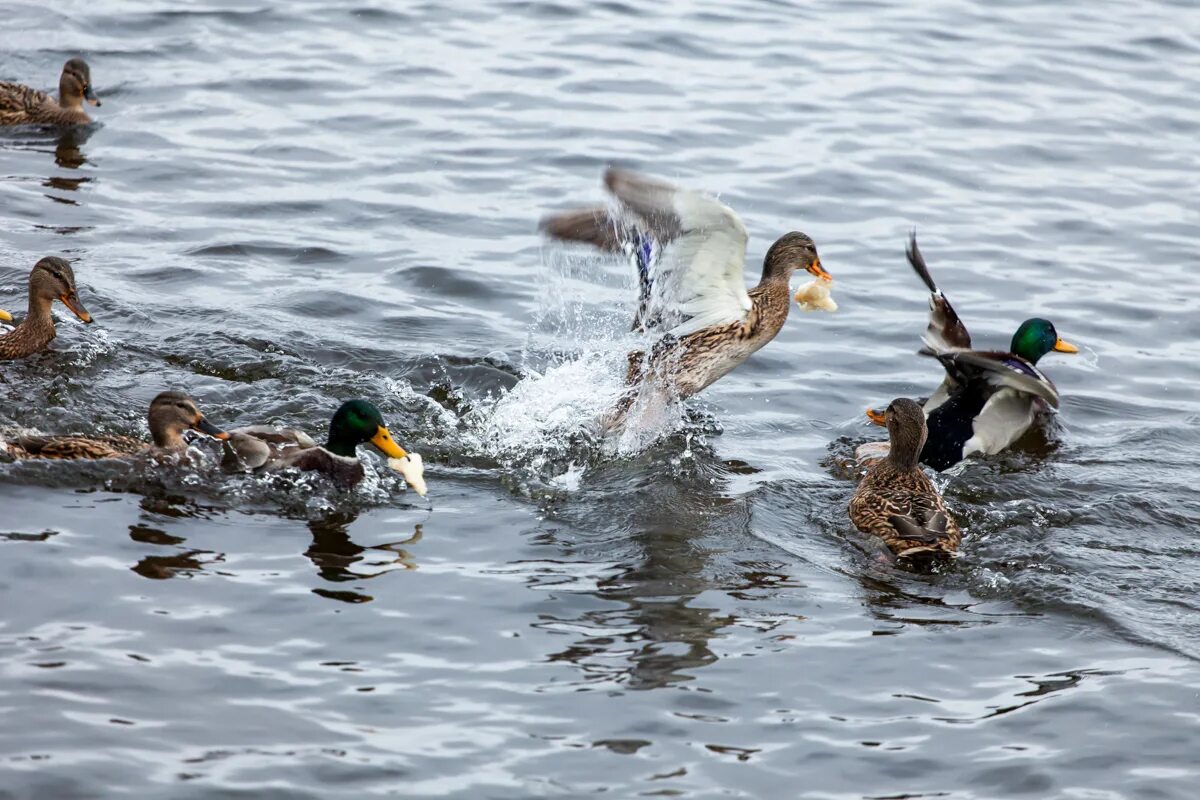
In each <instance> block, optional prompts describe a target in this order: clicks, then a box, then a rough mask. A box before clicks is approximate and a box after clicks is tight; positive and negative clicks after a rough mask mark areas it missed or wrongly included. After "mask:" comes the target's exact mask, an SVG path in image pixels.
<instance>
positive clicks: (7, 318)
mask: <svg viewBox="0 0 1200 800" xmlns="http://www.w3.org/2000/svg"><path fill="white" fill-rule="evenodd" d="M0 322H12V314H10V313H8V312H7V311H4V310H0Z"/></svg>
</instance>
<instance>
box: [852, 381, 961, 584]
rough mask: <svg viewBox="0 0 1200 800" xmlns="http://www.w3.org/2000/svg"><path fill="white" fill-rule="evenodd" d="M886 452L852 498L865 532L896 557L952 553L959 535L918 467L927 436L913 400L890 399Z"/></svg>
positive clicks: (855, 520) (921, 557)
mask: <svg viewBox="0 0 1200 800" xmlns="http://www.w3.org/2000/svg"><path fill="white" fill-rule="evenodd" d="M885 418H886V424H887V427H888V433H889V438H890V445H891V446H890V448H889V450H888V453H887V455H886V456H885V457H883V458H881V459H879V460H877V461H875V462H873V463H872V465H871V466H870V468H869V469H868V471H867V474H866V475H865V476H864V477H863V479H862V481H861V482H860V483H859V485H858V488H857V489H856V490H855V492H854V496H853V497H852V498H851V500H850V507H849V514H850V520H851V522H853V523H854V526H855V527H856V528H858V529H859V530H860V531H862V532H863V533H867V534H870V535H873V536H877V537H879V539H880V540H882V542H883V543H884V544H885V545H887V548H888V550H890V551H891V552H892V553H893V554H894V555H895V556H896V557H897V558H898V559H901V560H904V561H908V562H912V563H916V562H921V561H927V560H930V559H936V558H942V557H945V556H948V555H950V554H952V553H954V552H955V551H956V550H957V549H958V546H959V543H960V542H961V540H962V533H961V531H960V530H959V527H958V523H957V522H956V521H955V519H954V517H953V515H951V514H950V512H949V511H948V510H947V508H946V505H945V502H944V501H943V500H942V496H941V495H940V494H939V493H938V491H937V488H936V487H934V485H933V482H932V481H930V480H929V476H927V475H926V474H925V473H924V472H923V471H922V470H921V467H920V465H919V463H918V457H919V454H920V453H921V452H922V448H923V445H924V444H925V438H926V434H927V428H926V425H925V417H924V412H923V411H922V409H921V407H920V406H919V405H917V403H916V402H914V401H912V400H908V399H904V398H900V399H897V400H894V401H893V402H892V404H891V405H890V406H888V409H887V411H886V413H885Z"/></svg>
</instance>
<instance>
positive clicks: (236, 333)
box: [0, 0, 1200, 800]
mask: <svg viewBox="0 0 1200 800" xmlns="http://www.w3.org/2000/svg"><path fill="white" fill-rule="evenodd" d="M2 16H3V17H4V18H5V24H4V25H3V26H0V53H4V56H3V57H2V58H0V79H8V80H12V79H18V80H22V81H27V82H33V83H35V84H36V85H38V86H43V87H48V86H52V85H53V84H54V82H55V81H56V79H57V74H58V70H59V69H60V67H61V64H62V62H63V61H65V60H66V58H68V57H69V56H71V55H75V54H82V55H84V56H85V57H86V58H87V59H88V60H89V62H90V63H91V65H92V72H93V77H94V80H95V82H96V86H97V88H98V90H99V92H100V96H101V97H102V99H103V100H104V105H103V107H102V108H100V109H98V110H97V112H96V117H97V119H98V121H99V123H100V124H99V125H97V126H95V127H94V128H93V129H91V130H89V131H86V132H83V133H82V135H78V136H76V137H74V138H72V139H64V140H61V141H60V140H58V139H56V138H55V137H53V136H50V135H46V134H44V133H40V132H37V131H24V132H15V131H14V132H5V133H3V135H0V176H3V179H2V180H0V216H2V229H3V231H4V234H5V235H4V237H3V238H2V240H0V307H6V308H15V309H16V310H20V308H21V307H22V306H23V301H22V299H21V298H22V296H23V292H24V289H23V280H24V275H26V274H27V273H28V271H29V269H30V267H31V266H32V264H33V263H34V262H35V261H36V260H37V258H38V257H40V256H42V255H47V254H61V255H67V256H70V257H73V258H78V259H79V262H78V263H77V264H76V272H77V275H78V276H79V280H80V284H81V296H82V298H83V300H84V302H85V303H86V304H87V306H88V308H89V309H90V310H91V311H92V313H93V315H94V316H95V318H96V320H97V324H96V325H93V326H91V327H88V328H84V327H82V326H80V325H76V324H72V323H71V322H70V321H69V320H65V321H64V322H63V323H62V324H61V325H60V334H59V338H58V340H57V341H56V342H55V345H54V348H55V351H54V352H53V353H51V354H46V355H41V356H38V357H35V358H32V359H29V360H27V361H24V362H20V363H9V364H4V365H3V366H0V429H10V428H12V427H13V426H14V425H20V426H26V427H34V428H39V429H42V430H48V431H52V430H66V429H72V428H76V429H77V428H97V429H102V430H106V431H113V432H124V433H138V432H144V422H143V417H144V414H145V408H146V406H147V404H148V402H149V400H150V399H151V398H152V397H153V396H154V395H155V394H156V393H157V392H158V391H160V390H161V389H164V388H168V387H170V388H180V389H184V390H186V391H188V392H190V393H191V394H192V395H194V396H195V397H196V398H197V399H198V400H199V402H200V403H201V406H202V407H203V408H204V409H206V411H207V413H208V414H209V416H210V417H211V418H212V419H213V420H215V421H217V422H219V423H220V424H223V425H236V424H245V423H250V422H261V421H278V422H287V423H289V424H293V425H299V426H303V427H306V428H309V429H312V430H314V431H316V432H318V433H319V432H321V431H323V430H324V426H325V425H326V424H327V421H328V417H329V415H330V414H331V412H332V410H333V409H334V408H335V407H336V405H337V404H338V403H339V402H340V401H341V400H342V399H344V398H346V397H350V396H355V395H365V396H369V397H371V398H373V399H374V400H376V401H377V403H378V404H379V406H380V407H381V408H382V409H383V411H384V413H385V415H386V417H387V419H388V420H389V422H390V424H391V426H392V429H393V431H394V433H395V434H396V436H397V438H398V439H399V440H400V441H401V442H402V443H404V444H405V445H407V446H410V447H412V448H413V449H416V450H418V451H420V452H422V453H423V454H425V456H426V459H427V462H428V464H429V469H428V479H429V483H430V488H431V495H430V503H428V504H427V503H425V502H423V501H420V500H418V499H416V498H414V497H413V496H412V495H411V494H409V495H406V494H405V493H404V492H403V491H402V484H401V483H400V482H399V479H398V478H397V477H396V476H394V475H388V474H385V473H384V471H383V469H382V467H381V465H380V464H379V463H378V462H373V464H374V466H373V468H372V469H371V470H370V475H371V477H370V479H369V480H368V481H367V483H366V485H364V486H363V487H362V488H361V489H360V490H359V491H357V492H355V493H354V494H352V495H349V496H342V495H339V494H337V493H336V492H334V491H332V490H330V489H328V487H325V486H323V485H322V484H321V483H320V482H319V481H310V480H307V479H302V480H298V481H297V480H295V479H293V478H278V479H271V480H261V479H250V480H247V479H240V478H229V477H227V476H224V475H222V474H221V473H220V471H219V470H218V469H217V468H216V467H215V465H213V464H211V463H210V462H207V461H203V460H201V461H200V462H199V464H198V465H197V466H194V467H187V468H184V467H164V468H157V467H146V466H134V467H122V466H120V465H113V464H95V465H76V464H17V465H12V464H7V465H6V464H0V603H3V608H4V613H3V615H2V617H0V676H2V677H0V720H2V721H3V723H4V724H3V725H2V726H0V797H4V798H9V797H12V798H31V797H38V798H41V797H47V798H49V797H53V798H73V797H97V796H110V795H116V794H120V793H124V794H130V795H136V796H139V797H162V798H211V797H236V796H247V797H249V796H253V797H256V798H268V797H270V798H310V797H311V798H315V797H321V798H326V797H347V798H349V797H354V798H358V797H364V796H373V795H385V794H392V795H397V796H412V797H456V798H472V799H474V798H528V797H581V796H587V795H592V794H605V795H607V796H612V797H633V796H672V797H686V798H710V797H746V798H760V797H783V796H788V797H805V798H867V797H870V798H879V797H908V798H912V797H935V796H936V797H952V798H1000V797H1026V796H1029V797H1072V798H1105V800H1108V799H1109V798H1126V797H1128V798H1147V797H1156V798H1191V797H1193V796H1195V794H1196V787H1197V785H1198V782H1200V775H1198V770H1197V768H1196V766H1195V764H1196V760H1195V755H1194V747H1193V746H1192V743H1193V742H1194V741H1195V737H1196V734H1197V730H1198V728H1200V701H1198V692H1200V665H1198V662H1197V657H1198V656H1200V645H1198V644H1197V642H1198V641H1200V638H1198V637H1200V622H1198V620H1200V614H1198V613H1197V612H1198V611H1200V608H1198V606H1200V601H1198V600H1197V599H1196V598H1197V588H1198V586H1200V552H1198V551H1200V548H1198V547H1197V545H1196V544H1195V542H1194V538H1193V536H1194V534H1193V531H1194V529H1195V526H1196V523H1197V521H1198V520H1200V501H1198V500H1197V499H1196V497H1197V496H1196V492H1195V485H1196V483H1197V481H1198V480H1200V470H1198V469H1197V467H1196V465H1195V459H1194V454H1195V453H1196V452H1197V448H1198V446H1200V433H1198V431H1200V426H1198V425H1197V423H1198V422H1200V401H1197V399H1196V398H1197V395H1198V391H1197V390H1198V389H1200V376H1198V375H1197V372H1196V369H1195V364H1196V363H1197V359H1198V357H1200V345H1198V344H1197V342H1200V314H1197V311H1198V310H1200V288H1198V287H1197V283H1196V280H1195V276H1194V273H1195V269H1194V265H1195V254H1196V252H1197V251H1198V250H1200V236H1198V235H1197V230H1200V228H1198V226H1197V223H1198V222H1200V217H1198V212H1197V211H1196V208H1195V196H1196V195H1195V189H1196V180H1195V175H1196V169H1197V166H1200V145H1197V141H1198V140H1200V137H1198V134H1200V115H1198V114H1197V112H1196V111H1195V108H1194V104H1191V103H1189V102H1188V101H1187V98H1192V97H1195V96H1196V95H1197V92H1198V91H1200V17H1198V16H1197V15H1196V14H1195V13H1194V11H1193V9H1192V8H1191V6H1190V5H1189V4H1187V3H1169V2H1133V3H1116V2H1102V3H1086V4H1085V3H1077V4H1070V5H1065V6H1064V5H1063V4H1044V5H1042V4H1029V3H1026V4H1018V5H1011V4H1010V5H1008V6H1005V7H1004V9H1003V10H1001V9H1000V8H998V7H997V8H993V7H992V6H991V5H990V4H985V3H978V2H950V1H947V2H938V3H934V4H924V5H922V6H921V7H920V8H916V7H913V6H912V4H909V3H900V2H853V3H833V2H820V3H816V4H806V5H805V6H803V7H791V6H790V5H787V4H783V3H760V2H745V1H744V0H735V2H732V3H730V2H725V3H712V4H692V3H673V4H662V3H660V4H632V3H622V2H607V3H600V4H591V5H582V4H579V5H576V4H566V3H552V2H537V3H533V2H520V3H518V2H514V3H500V2H482V3H471V4H458V5H456V4H449V5H448V4H444V3H436V4H435V3H429V4H395V5H393V6H384V5H379V4H376V5H371V4H365V3H360V4H344V3H327V2H295V3H289V4H279V5H267V4H258V5H246V4H239V3H225V4H222V3H219V2H213V1H212V0H197V2H194V3H188V4H185V5H183V6H181V5H180V4H178V3H176V4H163V3H117V2H111V0H94V1H93V2H89V3H79V2H68V3H66V4H58V5H57V6H55V7H53V8H52V7H51V6H49V5H47V4H32V3H18V4H12V3H10V4H9V5H8V6H7V7H5V9H4V12H3V15H2ZM610 162H618V163H621V164H623V165H625V166H630V167H634V168H642V169H646V170H648V171H651V172H653V173H656V174H661V175H665V176H668V177H672V178H675V179H677V180H679V181H680V182H683V183H685V184H687V185H691V186H696V187H699V188H704V189H707V190H709V191H712V192H717V193H720V195H721V197H722V198H723V199H724V200H725V201H726V202H727V203H729V204H730V205H732V206H733V207H734V208H735V209H737V211H738V212H739V213H740V214H741V215H742V217H743V219H744V220H745V223H746V225H747V227H748V229H749V230H750V232H751V236H752V239H751V244H750V261H751V263H752V264H754V265H757V263H758V262H759V261H760V259H761V257H762V254H763V253H764V252H765V250H766V248H767V246H768V245H769V244H770V242H771V241H772V240H773V239H774V238H775V237H776V236H777V235H779V234H780V233H782V232H784V231H787V230H792V229H799V230H803V231H805V232H806V233H808V234H810V235H811V236H812V237H813V238H814V239H815V240H816V241H817V243H818V246H819V247H820V249H821V254H822V259H823V261H824V263H825V266H826V267H827V268H828V269H829V270H830V271H831V272H832V273H833V275H834V276H835V278H836V279H837V284H836V287H837V288H836V291H835V297H836V299H837V300H838V302H839V304H840V305H841V310H840V311H839V312H838V313H837V314H834V315H805V314H799V313H794V314H793V317H792V318H791V319H790V320H789V322H788V324H787V325H786V326H785V328H784V330H783V332H782V333H781V334H780V336H779V338H778V339H777V340H776V341H775V342H773V343H771V344H770V345H769V346H768V347H767V348H766V349H764V350H762V351H761V352H759V353H758V354H756V355H755V356H754V357H753V358H752V359H751V360H750V361H749V362H748V363H746V364H745V365H744V366H743V367H742V368H740V369H739V370H737V371H736V372H735V373H734V374H733V375H731V376H730V377H728V378H727V379H725V380H723V381H721V382H719V383H718V384H716V385H715V386H713V387H712V388H711V389H710V390H708V391H707V392H705V393H704V395H702V396H701V397H699V398H696V399H695V400H693V401H692V402H690V403H689V404H688V407H687V408H686V409H685V410H684V413H682V414H681V415H680V416H678V417H676V418H671V419H666V420H661V421H660V423H659V425H660V427H659V428H657V429H656V433H657V434H661V437H660V438H659V439H658V440H657V441H656V442H655V443H652V444H649V445H647V444H646V442H644V441H634V442H625V443H623V444H619V446H615V447H614V446H613V445H612V444H611V443H604V442H598V441H596V440H595V438H594V437H593V436H592V435H591V434H590V433H589V430H588V427H587V425H586V424H585V423H586V417H587V414H586V413H585V412H587V410H588V409H590V408H593V407H595V406H596V405H597V404H598V403H599V402H600V400H602V399H603V398H604V397H605V394H604V393H605V392H611V391H615V390H617V383H616V381H617V380H618V377H617V376H618V374H619V360H620V354H621V353H622V352H623V350H624V348H625V347H626V345H628V344H629V342H628V339H627V338H626V337H627V334H626V333H625V332H624V329H625V328H627V326H628V319H629V315H630V314H631V311H632V276H631V275H630V271H629V269H628V267H627V265H624V264H620V263H616V262H612V261H605V260H603V259H597V258H591V257H586V256H581V255H579V254H577V253H574V252H572V253H563V252H561V251H559V250H557V249H555V248H550V247H546V246H544V244H543V243H542V242H541V241H540V240H539V239H538V237H537V235H536V232H535V224H536V221H537V219H538V218H539V217H540V216H541V215H542V214H544V213H547V212H548V211H551V210H556V209H560V208H564V207H569V206H571V205H573V204H575V203H579V202H586V201H590V200H598V199H599V198H600V196H601V194H600V190H599V176H600V172H601V170H602V168H603V166H604V165H606V164H608V163H610ZM913 226H915V227H916V228H917V229H918V231H919V234H920V238H921V245H922V248H923V250H924V252H925V255H926V258H927V259H928V261H929V264H930V268H931V270H932V271H933V274H934V276H935V277H936V278H937V279H938V280H939V282H940V283H941V284H942V286H943V288H944V289H945V290H946V292H947V294H948V295H949V296H950V298H951V299H952V300H953V301H954V303H955V306H956V308H957V309H958V310H959V312H960V313H961V314H962V316H963V317H964V319H965V321H966V323H967V325H968V326H969V328H970V329H971V331H972V333H973V334H974V336H975V339H976V341H977V342H978V343H980V344H993V345H1000V344H1003V343H1004V342H1006V341H1007V339H1008V336H1009V335H1010V334H1011V332H1012V330H1013V328H1014V327H1015V324H1016V323H1017V322H1018V321H1020V320H1021V319H1024V318H1026V317H1028V316H1032V315H1041V316H1047V317H1049V318H1050V319H1052V320H1054V321H1055V323H1056V324H1057V326H1058V328H1059V330H1060V332H1061V333H1062V334H1063V336H1064V337H1065V338H1067V339H1068V340H1070V341H1072V342H1075V343H1077V344H1079V345H1080V346H1081V349H1082V353H1081V354H1080V355H1079V356H1077V357H1074V358H1071V357H1067V356H1054V355H1052V356H1049V357H1048V358H1047V359H1046V360H1045V361H1044V362H1043V366H1044V367H1045V370H1046V371H1047V373H1048V374H1050V375H1051V376H1052V377H1053V379H1054V380H1055V381H1056V382H1057V384H1058V387H1059V389H1060V391H1061V392H1062V395H1063V408H1062V413H1061V414H1060V416H1059V417H1058V420H1057V422H1056V424H1055V425H1054V426H1053V427H1052V429H1051V430H1050V432H1049V434H1048V436H1046V437H1042V438H1037V437H1035V438H1033V439H1031V440H1030V441H1027V442H1025V443H1024V444H1023V446H1022V447H1021V448H1020V449H1018V450H1017V451H1016V452H1014V453H1011V454H1008V455H1005V456H1003V457H1000V458H996V459H992V460H988V461H985V462H975V463H970V464H967V465H965V466H964V467H961V468H958V469H956V470H955V471H953V472H952V473H950V474H948V475H945V476H942V477H940V478H939V479H938V480H939V484H940V485H941V486H942V487H943V488H944V490H945V493H946V495H947V498H948V500H949V502H950V504H951V506H952V508H953V509H954V510H955V511H956V512H957V513H958V514H959V516H960V519H961V520H962V522H963V523H964V525H965V529H966V533H967V537H966V540H965V542H964V547H963V556H962V558H961V559H960V560H959V561H958V563H957V565H956V566H955V568H954V569H953V570H951V571H949V572H947V573H945V574H941V575H935V576H921V575H912V574H906V573H901V572H896V571H894V570H891V569H889V568H887V567H883V566H880V565H878V564H876V563H875V562H874V561H873V560H872V559H871V558H870V557H869V555H868V554H866V553H865V552H864V550H863V547H862V542H861V539H860V538H859V537H858V535H857V534H856V533H855V532H854V531H853V530H852V529H851V528H850V526H849V524H848V522H847V521H846V518H845V506H846V503H847V501H848V499H849V496H850V493H851V491H852V488H853V484H852V482H851V481H850V480H848V479H847V477H846V473H845V470H844V469H843V468H842V466H841V461H842V459H844V458H845V456H846V455H847V454H848V453H849V452H850V450H851V448H852V447H853V445H854V444H857V443H859V442H862V441H864V440H866V439H869V438H871V437H874V436H877V431H873V430H871V429H869V428H868V426H867V425H866V423H865V420H864V418H863V414H862V412H863V410H864V409H865V408H866V407H868V406H874V405H878V404H880V403H883V402H886V401H887V400H889V399H891V398H893V397H895V396H898V395H906V394H907V395H915V394H923V393H925V392H927V391H929V390H930V389H932V388H933V386H934V385H935V383H936V381H937V380H938V375H937V370H936V369H935V368H934V366H935V365H933V364H932V362H930V361H928V360H927V359H922V358H920V357H918V356H916V355H914V350H915V349H916V348H917V346H918V339H919V334H920V331H921V329H922V327H923V325H924V309H925V297H924V295H923V293H922V291H921V288H922V287H921V286H920V283H919V282H918V281H917V280H916V278H915V277H914V276H913V275H912V274H911V272H910V271H909V269H908V267H907V266H906V265H905V264H904V261H903V256H902V253H903V243H904V239H905V237H906V235H907V233H908V230H909V229H910V228H911V227H913ZM750 271H751V272H753V271H754V267H751V268H750ZM522 376H524V377H525V380H524V381H523V382H522V381H521V380H520V379H521V378H522ZM514 387H517V388H516V389H514ZM510 390H511V391H512V394H506V392H509V391H510ZM364 457H365V456H364Z"/></svg>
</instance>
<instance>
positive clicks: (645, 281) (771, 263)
mask: <svg viewBox="0 0 1200 800" xmlns="http://www.w3.org/2000/svg"><path fill="white" fill-rule="evenodd" d="M604 185H605V186H606V187H607V188H608V190H609V191H610V192H611V193H612V195H613V197H615V198H616V200H617V201H618V204H619V207H618V209H616V211H615V212H614V211H613V210H610V209H608V208H604V207H592V208H585V209H582V210H578V211H570V212H566V213H562V214H555V215H552V216H549V217H546V218H545V219H543V220H542V222H541V226H540V227H541V229H542V230H543V231H544V232H545V233H546V234H548V235H549V236H551V237H553V238H555V239H560V240H563V241H570V242H584V243H587V244H591V245H594V246H596V247H599V248H600V249H602V250H606V251H610V252H616V253H625V254H626V255H627V256H630V257H631V258H632V259H633V261H634V262H635V264H636V266H637V271H638V283H639V287H640V291H639V302H638V309H637V313H636V315H635V317H634V322H633V328H634V329H635V330H639V331H643V332H645V331H649V330H655V331H660V332H662V334H663V336H662V338H661V339H659V340H658V341H657V342H656V343H655V345H654V346H653V347H652V348H651V352H650V354H649V357H647V356H646V354H645V353H642V352H640V351H639V352H634V353H630V355H629V371H628V374H627V382H628V383H629V384H630V385H631V386H633V385H638V384H642V383H644V382H645V381H647V380H654V381H655V383H656V385H657V386H658V387H661V388H662V389H663V390H664V391H665V393H666V394H668V395H670V399H672V400H683V399H686V398H688V397H690V396H692V395H694V394H696V393H697V392H699V391H701V390H702V389H704V388H706V387H708V386H710V385H711V384H712V383H713V382H715V381H717V380H719V379H720V378H722V377H723V376H724V375H726V374H727V373H728V372H729V371H730V370H732V369H734V368H735V367H737V366H738V365H739V364H741V363H742V362H743V361H745V360H746V359H747V358H749V356H750V355H751V354H752V353H753V352H755V351H756V350H758V349H759V348H761V347H762V346H763V345H765V344H766V343H767V342H769V341H771V340H772V339H774V338H775V335H776V334H777V333H779V330H780V328H782V327H783V323H784V321H785V320H786V319H787V315H788V308H789V306H790V300H791V290H790V288H789V286H788V282H789V280H790V279H791V277H792V273H793V272H794V271H795V270H797V269H803V270H807V271H808V272H810V273H812V274H813V275H815V276H817V277H819V278H825V279H829V274H828V273H827V272H826V271H825V270H824V269H823V268H822V266H821V259H820V257H819V256H818V255H817V247H816V245H815V244H813V241H812V239H810V238H808V236H806V235H804V234H803V233H797V232H795V231H793V232H791V233H787V234H784V235H783V236H782V237H780V239H779V240H778V241H776V242H775V243H774V244H773V245H771V248H770V249H769V250H768V251H767V255H766V258H765V259H764V261H763V271H762V278H761V279H760V280H759V282H758V285H757V286H755V287H754V288H752V289H750V290H749V291H747V290H746V284H745V278H744V277H743V268H744V266H745V261H746V241H747V239H748V234H747V233H746V228H745V227H744V226H743V225H742V222H741V220H740V219H738V216H737V214H735V213H734V212H733V210H732V209H730V208H728V207H727V206H725V205H723V204H721V203H719V202H718V201H717V200H715V199H714V198H712V197H709V196H708V195H706V194H702V193H700V192H696V191H691V190H687V189H681V188H679V187H677V186H674V185H672V184H670V183H665V182H662V181H658V180H654V179H651V178H647V177H644V176H641V175H637V174H635V173H632V172H628V171H625V170H619V169H609V170H608V171H607V172H606V173H605V175H604ZM622 417H623V411H621V412H619V413H618V414H617V418H615V419H614V420H613V421H612V422H611V424H616V422H617V419H619V418H622Z"/></svg>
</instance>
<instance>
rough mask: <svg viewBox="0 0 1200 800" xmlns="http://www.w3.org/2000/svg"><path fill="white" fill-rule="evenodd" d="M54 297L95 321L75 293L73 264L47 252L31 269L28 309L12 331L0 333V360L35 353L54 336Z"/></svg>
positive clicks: (88, 321) (76, 314)
mask: <svg viewBox="0 0 1200 800" xmlns="http://www.w3.org/2000/svg"><path fill="white" fill-rule="evenodd" d="M55 300H61V301H62V304H63V305H65V306H66V307H67V308H69V309H70V310H71V313H73V314H74V315H75V316H77V317H79V318H80V319H81V320H83V321H84V322H86V323H90V322H91V321H92V315H91V314H89V313H88V311H87V309H86V308H84V307H83V303H82V302H80V300H79V295H78V294H77V293H76V290H75V271H74V270H72V269H71V265H70V264H68V263H67V262H66V261H63V260H62V259H61V258H57V257H55V256H46V257H45V258H43V259H42V260H41V261H39V262H37V264H35V265H34V267H33V271H32V272H30V273H29V313H28V314H27V315H26V316H25V319H24V320H23V321H22V322H21V324H20V325H18V326H17V327H16V328H15V329H14V330H13V331H12V332H11V333H8V334H5V335H4V336H0V361H4V360H5V359H13V358H24V357H25V356H29V355H33V354H34V353H36V352H38V351H40V350H43V349H45V347H46V345H48V344H50V342H51V340H52V339H54V336H55V330H54V317H52V316H51V315H50V307H51V306H52V305H54V301H55Z"/></svg>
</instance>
